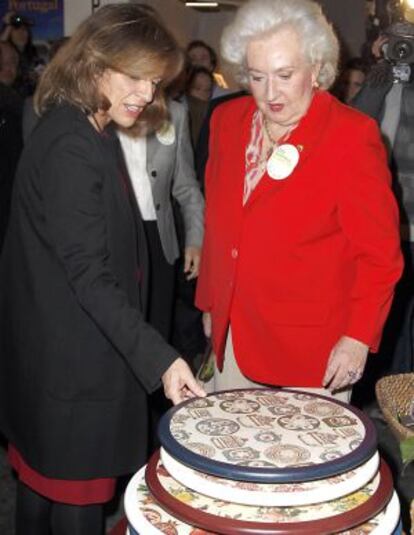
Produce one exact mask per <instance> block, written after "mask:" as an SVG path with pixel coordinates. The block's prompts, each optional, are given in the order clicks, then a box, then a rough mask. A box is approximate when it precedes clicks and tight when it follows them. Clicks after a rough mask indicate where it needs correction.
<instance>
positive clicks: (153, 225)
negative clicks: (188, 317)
mask: <svg viewBox="0 0 414 535" xmlns="http://www.w3.org/2000/svg"><path fill="white" fill-rule="evenodd" d="M144 228H145V233H146V237H147V242H148V250H149V259H150V270H149V272H150V276H149V292H148V296H149V299H148V321H149V323H150V324H151V325H152V326H153V327H154V328H155V329H157V331H158V332H159V333H160V334H162V336H163V337H164V338H165V340H167V342H168V341H170V338H171V328H172V314H173V304H174V287H175V265H172V264H169V263H168V262H167V260H166V258H165V256H164V252H163V250H162V245H161V239H160V234H159V232H158V227H157V222H156V221H144ZM148 402H149V409H150V411H149V430H148V447H149V450H148V453H149V454H151V453H152V452H153V451H155V450H156V449H157V448H158V447H159V441H158V437H157V427H158V422H159V420H160V418H161V416H162V415H163V414H164V412H166V411H167V410H168V409H169V408H170V407H171V403H170V402H169V401H168V400H167V399H166V397H165V396H164V392H163V389H162V388H160V389H158V390H157V391H156V392H154V393H153V394H151V395H150V396H149V400H148Z"/></svg>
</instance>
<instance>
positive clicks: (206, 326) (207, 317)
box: [203, 312, 211, 338]
mask: <svg viewBox="0 0 414 535" xmlns="http://www.w3.org/2000/svg"><path fill="white" fill-rule="evenodd" d="M203 330H204V334H205V336H206V338H211V314H210V312H204V313H203Z"/></svg>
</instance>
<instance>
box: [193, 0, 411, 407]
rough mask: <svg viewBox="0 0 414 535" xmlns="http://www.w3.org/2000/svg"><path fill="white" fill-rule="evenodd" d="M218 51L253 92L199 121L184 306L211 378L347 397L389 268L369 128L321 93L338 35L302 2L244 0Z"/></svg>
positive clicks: (393, 233)
mask: <svg viewBox="0 0 414 535" xmlns="http://www.w3.org/2000/svg"><path fill="white" fill-rule="evenodd" d="M222 53H223V56H224V58H225V59H226V60H227V61H229V62H230V63H232V64H233V66H234V67H235V68H236V70H237V75H238V77H239V80H240V81H241V82H242V83H244V85H246V86H247V87H248V88H249V90H250V92H251V94H252V96H247V97H242V98H239V99H236V100H233V101H229V102H227V103H226V104H223V105H221V106H219V108H218V109H217V111H216V112H215V113H214V114H213V117H212V122H211V138H210V159H209V162H208V164H207V172H206V195H207V206H206V234H205V239H204V245H203V253H202V264H201V271H200V276H199V283H198V291H197V299H196V303H197V305H198V307H199V308H201V309H202V310H203V311H205V313H206V314H205V315H204V319H205V330H206V334H207V335H209V334H211V337H212V342H213V347H214V350H215V353H216V358H217V361H216V364H217V369H216V370H215V388H216V389H221V388H229V387H237V386H245V385H246V384H250V382H254V383H263V384H271V385H281V386H285V385H289V386H296V387H314V388H320V387H327V388H328V389H329V391H331V392H339V393H341V392H344V391H345V396H343V397H342V398H343V399H344V398H345V399H349V392H350V387H351V385H352V384H354V383H355V382H356V381H358V379H359V378H360V377H361V375H362V373H363V370H364V367H365V363H366V359H367V354H368V351H373V352H375V351H376V350H377V348H378V344H379V341H380V336H381V330H382V327H383V324H384V321H385V319H386V317H387V314H388V311H389V308H390V304H391V300H392V295H393V288H394V285H395V283H396V281H397V280H398V278H399V276H400V273H401V268H402V260H401V254H400V248H399V236H398V215H397V208H396V205H395V201H394V198H393V194H392V192H391V189H390V174H389V171H388V168H387V162H386V155H385V150H384V147H383V144H382V142H381V139H380V134H379V131H378V129H377V127H376V125H375V123H374V121H372V120H371V119H369V118H368V117H366V116H364V115H362V114H360V113H358V112H357V111H355V110H352V109H350V108H348V107H347V106H345V105H343V104H341V103H340V102H339V101H337V100H336V99H335V98H333V97H332V96H331V95H330V94H329V93H328V92H327V91H326V90H327V89H328V88H329V87H330V85H331V84H332V83H333V81H334V78H335V75H336V67H337V60H338V41H337V38H336V36H335V35H334V32H333V30H332V28H331V26H330V25H329V24H328V23H327V21H326V19H325V17H324V16H323V14H322V11H321V8H320V7H319V6H318V5H317V4H316V3H315V2H313V1H310V0H251V1H249V2H248V3H247V4H245V5H244V6H243V7H242V8H240V10H239V11H238V13H237V15H236V18H235V21H234V22H233V23H232V24H231V25H230V26H229V27H228V28H227V29H226V30H225V33H224V35H223V39H222ZM233 344H234V351H233ZM223 363H224V367H223Z"/></svg>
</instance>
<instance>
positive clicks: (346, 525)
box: [145, 453, 393, 535]
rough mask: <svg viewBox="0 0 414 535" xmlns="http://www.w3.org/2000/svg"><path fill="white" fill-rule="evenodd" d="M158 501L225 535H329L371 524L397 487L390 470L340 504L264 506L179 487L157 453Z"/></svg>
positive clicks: (151, 469)
mask: <svg viewBox="0 0 414 535" xmlns="http://www.w3.org/2000/svg"><path fill="white" fill-rule="evenodd" d="M145 478H146V483H147V485H148V488H149V490H150V492H151V495H152V496H153V497H154V499H155V500H156V501H157V502H158V503H159V504H160V505H161V506H162V507H163V508H164V509H165V510H166V511H168V512H169V513H170V514H171V515H173V516H174V517H176V518H179V519H180V520H181V521H183V522H185V523H187V524H190V525H195V526H197V527H199V528H201V529H205V530H208V531H213V532H214V531H216V530H217V531H218V532H219V533H221V534H222V535H236V534H239V533H240V534H244V535H253V534H255V535H265V534H270V533H271V534H273V535H275V534H278V535H280V534H284V535H293V534H295V535H297V534H298V533H301V534H302V533H303V534H308V535H311V534H312V535H327V534H329V535H330V534H331V533H337V532H338V531H341V530H342V531H345V530H347V529H348V530H349V529H351V528H353V527H354V526H357V525H359V524H363V523H366V522H368V521H369V520H370V519H371V518H373V517H374V516H376V515H377V514H379V513H380V512H381V511H382V510H383V509H384V508H385V507H386V506H387V504H388V503H389V501H390V499H391V496H392V493H393V488H392V477H391V473H390V470H389V468H388V467H387V465H386V464H385V463H384V462H383V461H382V463H381V467H380V470H379V472H378V473H377V474H376V475H375V476H374V478H373V479H372V480H371V481H370V482H369V483H368V484H367V485H364V487H362V488H361V489H359V490H357V491H356V492H354V493H352V494H349V495H347V496H345V497H342V498H340V499H337V500H331V501H329V502H323V503H319V504H315V505H305V506H292V507H263V506H249V505H240V504H235V503H232V502H229V501H223V500H217V499H213V498H209V497H207V496H205V495H202V494H199V493H197V492H194V491H192V490H191V489H189V488H188V487H186V486H184V485H182V484H181V483H178V482H177V481H176V480H175V479H174V478H173V477H172V476H171V475H170V474H169V472H168V471H167V470H166V469H165V467H164V466H163V464H162V463H161V461H160V459H159V454H158V453H157V454H154V456H153V457H152V458H151V460H150V462H149V463H148V466H147V469H146V473H145Z"/></svg>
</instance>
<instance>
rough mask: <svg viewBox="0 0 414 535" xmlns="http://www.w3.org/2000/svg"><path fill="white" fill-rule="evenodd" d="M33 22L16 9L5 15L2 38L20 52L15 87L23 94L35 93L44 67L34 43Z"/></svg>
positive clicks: (25, 95)
mask: <svg viewBox="0 0 414 535" xmlns="http://www.w3.org/2000/svg"><path fill="white" fill-rule="evenodd" d="M32 26H33V22H32V21H31V20H29V19H28V18H27V17H24V16H22V15H19V14H18V13H16V12H14V11H10V12H9V13H6V15H5V16H4V17H3V29H2V31H1V34H0V40H1V41H6V42H10V43H12V44H13V46H14V47H15V48H16V50H17V51H18V53H19V72H18V76H17V79H16V81H15V84H14V87H15V88H16V90H17V91H18V92H19V93H20V94H21V95H22V96H23V97H27V96H30V95H33V93H34V91H35V89H36V84H37V81H38V78H39V74H40V72H41V71H42V69H43V66H44V65H43V62H42V60H41V59H40V57H39V55H38V53H37V50H36V47H35V45H34V44H33V40H32V32H31V27H32Z"/></svg>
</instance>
